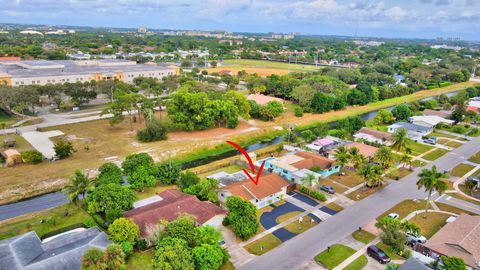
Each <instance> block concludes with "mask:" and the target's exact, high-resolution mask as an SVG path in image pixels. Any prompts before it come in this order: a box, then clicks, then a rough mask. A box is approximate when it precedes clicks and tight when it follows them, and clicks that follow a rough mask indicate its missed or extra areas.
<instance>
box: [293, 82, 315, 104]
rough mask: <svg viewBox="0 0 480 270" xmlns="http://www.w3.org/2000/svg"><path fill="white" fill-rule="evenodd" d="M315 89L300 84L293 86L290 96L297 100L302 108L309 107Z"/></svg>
mask: <svg viewBox="0 0 480 270" xmlns="http://www.w3.org/2000/svg"><path fill="white" fill-rule="evenodd" d="M314 95H315V90H314V89H313V88H312V87H310V86H309V85H307V84H302V85H300V86H297V87H295V88H293V91H292V98H293V99H295V100H296V101H297V102H298V105H300V106H301V107H302V108H309V107H310V104H312V100H313V96H314Z"/></svg>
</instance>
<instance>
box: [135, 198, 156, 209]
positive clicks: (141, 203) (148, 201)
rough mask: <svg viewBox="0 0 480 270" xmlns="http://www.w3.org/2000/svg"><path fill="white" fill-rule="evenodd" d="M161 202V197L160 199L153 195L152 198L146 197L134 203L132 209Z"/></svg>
mask: <svg viewBox="0 0 480 270" xmlns="http://www.w3.org/2000/svg"><path fill="white" fill-rule="evenodd" d="M161 200H163V199H162V197H160V196H158V195H154V196H152V197H148V198H146V199H143V200H139V201H136V202H134V203H133V208H139V207H142V206H145V205H148V204H151V203H154V202H159V201H161Z"/></svg>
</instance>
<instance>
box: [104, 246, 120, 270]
mask: <svg viewBox="0 0 480 270" xmlns="http://www.w3.org/2000/svg"><path fill="white" fill-rule="evenodd" d="M103 256H104V258H105V262H106V264H107V269H108V270H117V269H125V256H124V253H123V251H122V247H121V246H119V245H116V244H111V245H109V246H108V247H107V250H105V252H104V255H103Z"/></svg>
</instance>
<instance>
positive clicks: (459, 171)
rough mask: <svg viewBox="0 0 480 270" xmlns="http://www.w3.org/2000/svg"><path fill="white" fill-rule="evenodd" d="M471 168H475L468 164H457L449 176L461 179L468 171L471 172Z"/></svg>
mask: <svg viewBox="0 0 480 270" xmlns="http://www.w3.org/2000/svg"><path fill="white" fill-rule="evenodd" d="M473 168H475V167H474V166H472V165H470V164H464V163H461V164H458V165H457V166H456V167H455V168H453V169H452V171H451V172H450V174H451V175H453V176H456V177H462V176H464V175H465V174H466V173H468V172H469V171H471V170H473Z"/></svg>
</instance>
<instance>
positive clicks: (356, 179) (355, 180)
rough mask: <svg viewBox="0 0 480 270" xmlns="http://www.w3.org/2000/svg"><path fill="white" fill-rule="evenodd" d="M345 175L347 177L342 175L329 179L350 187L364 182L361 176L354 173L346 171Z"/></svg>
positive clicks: (331, 176) (332, 176)
mask: <svg viewBox="0 0 480 270" xmlns="http://www.w3.org/2000/svg"><path fill="white" fill-rule="evenodd" d="M344 173H345V175H341V174H334V175H330V176H329V178H330V179H332V180H334V181H335V182H338V183H340V184H342V185H345V186H348V187H355V186H357V185H359V184H361V183H363V182H364V181H363V179H362V177H361V176H359V175H358V174H357V173H356V172H354V171H351V170H345V169H344Z"/></svg>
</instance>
